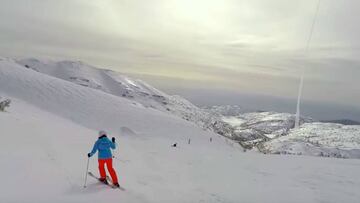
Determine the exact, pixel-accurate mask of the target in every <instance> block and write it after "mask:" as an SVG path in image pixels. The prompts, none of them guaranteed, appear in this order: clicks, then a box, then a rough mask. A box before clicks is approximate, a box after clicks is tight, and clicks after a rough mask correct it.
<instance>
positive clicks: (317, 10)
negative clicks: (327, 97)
mask: <svg viewBox="0 0 360 203" xmlns="http://www.w3.org/2000/svg"><path fill="white" fill-rule="evenodd" d="M320 3H321V0H319V1H318V4H317V7H316V12H315V16H314V19H313V22H312V24H311V28H310V33H309V38H308V40H307V43H306V48H305V56H307V53H308V51H309V47H310V42H311V39H312V35H313V33H314V28H315V23H316V19H317V16H318V13H319V10H320ZM304 76H305V67H303V68H302V73H301V76H300V84H299V92H298V98H297V104H296V116H295V128H299V126H300V102H301V95H302V90H303V86H304Z"/></svg>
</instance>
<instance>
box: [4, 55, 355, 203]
mask: <svg viewBox="0 0 360 203" xmlns="http://www.w3.org/2000/svg"><path fill="white" fill-rule="evenodd" d="M69 77H70V76H69ZM71 77H73V76H71ZM74 77H77V76H74ZM84 82H86V81H84ZM86 84H88V83H85V85H86ZM97 84H98V85H102V84H100V83H97ZM95 87H96V86H95ZM0 97H1V98H7V99H11V101H12V102H11V104H10V107H8V108H7V109H6V111H5V112H0V129H1V134H0V135H1V142H0V160H1V167H0V174H3V176H2V179H1V183H0V191H1V193H0V202H15V203H17V202H29V203H32V202H34V203H35V202H36V203H42V202H59V203H60V202H69V203H72V202H80V203H82V202H84V203H88V202H127V203H147V202H149V203H162V202H174V203H192V202H209V203H215V202H217V203H235V202H254V203H260V202H276V203H287V202H294V203H302V202H309V203H316V202H334V203H335V202H347V203H356V202H358V200H359V198H360V194H359V192H358V191H359V187H360V175H359V173H358V171H359V168H360V164H359V160H345V159H320V158H315V157H305V156H303V157H301V156H274V155H262V154H260V153H252V152H247V153H243V151H242V149H241V148H240V146H239V145H238V144H236V143H234V142H232V141H231V140H229V139H225V138H224V137H223V136H220V135H217V134H215V133H213V132H210V131H204V130H203V129H202V128H199V127H198V126H196V125H194V124H192V123H190V122H187V121H186V120H184V119H182V118H179V117H178V116H173V115H171V114H169V113H166V112H163V111H159V110H158V109H154V108H147V107H145V106H144V104H142V103H140V102H137V101H136V100H133V99H129V98H128V97H123V96H116V95H114V94H109V93H107V92H105V91H103V90H99V89H96V88H89V87H84V86H83V85H78V84H74V83H73V82H69V81H68V80H64V79H60V78H58V77H53V76H50V75H47V74H44V73H41V72H37V71H34V70H31V69H27V68H24V65H20V64H19V63H18V62H16V61H14V60H12V59H7V58H0ZM98 130H106V131H107V132H108V134H109V136H111V137H115V138H116V142H117V150H115V151H113V153H114V156H115V158H114V159H113V165H114V167H115V169H116V170H117V172H118V177H119V181H120V184H121V185H122V186H123V187H124V188H125V189H126V190H125V191H119V190H113V189H111V188H109V187H108V186H104V185H102V184H99V183H98V181H97V180H95V179H91V178H88V182H87V187H86V188H83V185H84V180H85V173H86V171H85V170H86V164H87V160H88V159H87V156H86V154H87V153H88V152H89V151H90V149H91V148H92V145H93V143H94V141H96V139H97V131H98ZM210 138H212V141H211V142H210ZM189 140H191V143H190V144H188V141H189ZM175 142H176V143H178V147H176V148H174V147H171V144H173V143H175ZM89 170H90V171H92V172H93V173H95V174H97V160H96V158H91V159H90V160H89ZM259 191H260V192H261V194H260V195H259Z"/></svg>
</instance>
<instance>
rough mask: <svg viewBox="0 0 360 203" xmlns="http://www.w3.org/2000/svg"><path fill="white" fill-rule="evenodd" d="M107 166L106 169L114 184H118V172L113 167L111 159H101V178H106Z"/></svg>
mask: <svg viewBox="0 0 360 203" xmlns="http://www.w3.org/2000/svg"><path fill="white" fill-rule="evenodd" d="M105 164H106V168H107V169H108V171H109V173H110V176H111V179H112V181H113V183H117V182H118V179H117V176H116V172H115V170H114V168H113V166H112V158H109V159H99V172H100V178H106V172H105Z"/></svg>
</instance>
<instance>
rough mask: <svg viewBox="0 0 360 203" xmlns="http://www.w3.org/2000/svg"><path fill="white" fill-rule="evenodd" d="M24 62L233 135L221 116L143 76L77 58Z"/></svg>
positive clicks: (42, 71) (37, 69)
mask: <svg viewBox="0 0 360 203" xmlns="http://www.w3.org/2000/svg"><path fill="white" fill-rule="evenodd" d="M17 63H19V64H21V65H22V66H24V67H26V68H29V69H32V70H35V71H37V72H41V73H44V74H47V75H50V76H53V77H57V78H60V79H63V80H67V81H69V82H73V83H75V84H78V85H82V86H85V87H89V88H93V89H97V90H101V91H103V92H106V93H109V94H112V95H115V96H119V97H123V98H127V99H130V100H133V101H135V102H136V103H139V104H142V105H143V106H144V107H148V108H153V109H156V110H159V111H162V112H166V113H170V114H171V115H176V116H178V117H180V118H183V119H185V120H187V121H191V122H193V123H195V124H197V125H198V126H200V127H201V128H203V129H208V130H211V131H214V132H215V133H218V134H221V135H224V136H227V137H231V136H232V135H233V132H232V128H231V127H230V126H229V125H228V124H227V123H225V122H223V121H222V120H221V119H220V117H219V116H215V115H212V114H211V113H208V112H207V111H204V110H203V109H200V108H198V107H196V106H195V105H193V104H192V103H190V102H189V101H187V100H186V99H184V98H182V97H180V96H170V95H167V94H165V93H164V92H162V91H160V90H158V89H156V88H154V87H152V86H150V85H149V84H147V83H145V82H143V81H141V80H133V79H131V78H129V77H127V76H125V75H123V74H120V73H118V72H114V71H111V70H104V69H98V68H96V67H93V66H90V65H87V64H84V63H82V62H76V61H44V60H38V59H22V60H17Z"/></svg>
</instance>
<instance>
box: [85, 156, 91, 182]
mask: <svg viewBox="0 0 360 203" xmlns="http://www.w3.org/2000/svg"><path fill="white" fill-rule="evenodd" d="M89 160H90V157H88V160H87V165H86V174H85V183H84V188H86V181H87V175H88V171H89Z"/></svg>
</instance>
